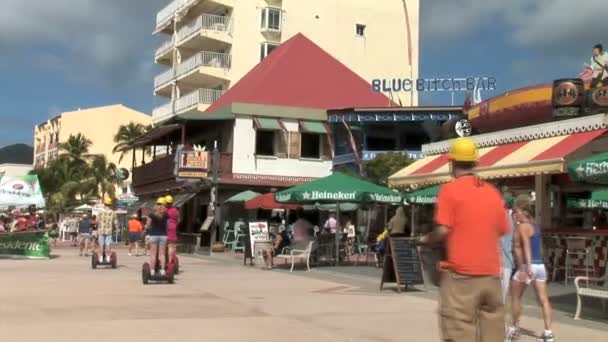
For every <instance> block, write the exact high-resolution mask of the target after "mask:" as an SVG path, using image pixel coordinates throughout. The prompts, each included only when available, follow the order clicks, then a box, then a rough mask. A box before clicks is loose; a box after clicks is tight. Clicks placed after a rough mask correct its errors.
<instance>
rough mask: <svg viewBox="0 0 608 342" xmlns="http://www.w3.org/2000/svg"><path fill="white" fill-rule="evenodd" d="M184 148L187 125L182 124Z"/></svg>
mask: <svg viewBox="0 0 608 342" xmlns="http://www.w3.org/2000/svg"><path fill="white" fill-rule="evenodd" d="M181 126H182V146H185V145H186V125H185V124H182V125H181Z"/></svg>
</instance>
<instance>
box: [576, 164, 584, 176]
mask: <svg viewBox="0 0 608 342" xmlns="http://www.w3.org/2000/svg"><path fill="white" fill-rule="evenodd" d="M576 174H577V175H578V176H579V177H583V176H584V175H585V169H584V168H583V165H579V167H577V168H576Z"/></svg>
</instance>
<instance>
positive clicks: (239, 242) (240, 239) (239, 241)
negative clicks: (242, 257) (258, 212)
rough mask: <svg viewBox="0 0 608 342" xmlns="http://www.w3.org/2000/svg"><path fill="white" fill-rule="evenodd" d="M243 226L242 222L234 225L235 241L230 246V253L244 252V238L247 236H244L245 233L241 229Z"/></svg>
mask: <svg viewBox="0 0 608 342" xmlns="http://www.w3.org/2000/svg"><path fill="white" fill-rule="evenodd" d="M244 226H245V223H244V222H237V223H235V224H234V233H235V235H236V237H235V239H234V244H233V245H232V251H233V252H237V251H240V252H243V253H244V252H245V237H246V236H247V235H246V234H245V231H244V230H243V227H244Z"/></svg>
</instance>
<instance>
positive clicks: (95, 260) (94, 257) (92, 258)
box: [91, 252, 99, 269]
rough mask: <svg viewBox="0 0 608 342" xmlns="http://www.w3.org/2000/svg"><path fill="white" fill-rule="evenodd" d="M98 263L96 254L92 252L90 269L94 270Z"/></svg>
mask: <svg viewBox="0 0 608 342" xmlns="http://www.w3.org/2000/svg"><path fill="white" fill-rule="evenodd" d="M98 261H99V257H98V256H97V253H95V252H93V254H92V255H91V268H93V269H96V268H97V262H98Z"/></svg>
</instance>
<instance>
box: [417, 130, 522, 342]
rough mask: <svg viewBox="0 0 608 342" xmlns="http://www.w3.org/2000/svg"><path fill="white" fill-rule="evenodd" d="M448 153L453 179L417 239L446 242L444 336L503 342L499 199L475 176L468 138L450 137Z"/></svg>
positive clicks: (504, 225)
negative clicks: (432, 226)
mask: <svg viewBox="0 0 608 342" xmlns="http://www.w3.org/2000/svg"><path fill="white" fill-rule="evenodd" d="M449 157H450V166H451V172H452V175H453V177H454V180H453V181H451V182H450V183H447V184H445V185H443V186H442V187H441V189H440V190H439V193H438V197H437V205H436V207H435V223H436V224H437V229H436V230H435V231H434V232H433V233H431V234H429V235H426V236H423V237H421V238H420V241H419V242H420V243H422V244H425V243H430V242H434V241H441V240H444V241H445V246H446V256H447V260H445V261H442V262H441V263H440V269H441V271H442V273H441V280H440V298H441V299H440V308H439V315H440V325H441V330H442V335H443V341H475V340H476V338H477V336H479V337H480V340H481V341H483V342H499V341H500V342H502V341H503V340H504V335H505V330H504V328H505V312H504V305H503V300H502V292H501V291H502V290H501V282H500V274H501V271H500V265H501V263H500V254H499V241H500V237H501V236H502V235H504V234H506V233H508V232H509V230H510V227H509V222H508V219H507V216H506V215H505V210H504V200H503V198H502V196H501V194H500V193H499V191H498V190H497V189H496V188H495V187H494V186H493V185H491V184H489V183H486V182H484V181H482V180H480V179H479V178H477V177H476V176H475V175H474V173H473V169H474V167H475V164H476V162H477V158H478V151H477V146H476V145H475V142H474V141H473V140H471V139H470V138H459V139H456V140H454V141H453V142H452V144H451V146H450V152H449Z"/></svg>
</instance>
